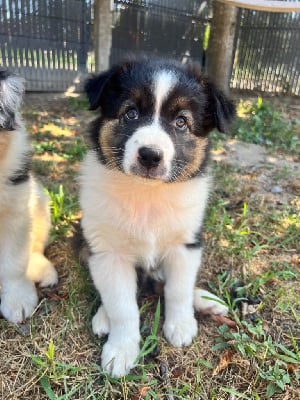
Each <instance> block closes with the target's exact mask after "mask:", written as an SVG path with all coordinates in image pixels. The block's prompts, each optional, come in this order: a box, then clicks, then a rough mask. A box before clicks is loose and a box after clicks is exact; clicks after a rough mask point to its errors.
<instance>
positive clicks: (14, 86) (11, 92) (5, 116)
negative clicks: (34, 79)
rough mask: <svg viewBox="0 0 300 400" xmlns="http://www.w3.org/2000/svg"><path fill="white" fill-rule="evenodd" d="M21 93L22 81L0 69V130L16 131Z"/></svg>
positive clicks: (22, 88)
mask: <svg viewBox="0 0 300 400" xmlns="http://www.w3.org/2000/svg"><path fill="white" fill-rule="evenodd" d="M23 92H24V81H23V79H22V78H21V77H19V76H16V75H13V74H11V73H9V72H8V71H7V70H5V69H0V130H5V131H12V130H14V129H16V127H17V125H18V112H19V109H20V105H21V102H22V97H23Z"/></svg>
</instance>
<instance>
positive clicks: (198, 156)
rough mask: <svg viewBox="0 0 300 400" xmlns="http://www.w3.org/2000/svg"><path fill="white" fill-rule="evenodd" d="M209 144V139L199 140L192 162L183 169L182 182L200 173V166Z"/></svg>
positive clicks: (197, 140)
mask: <svg viewBox="0 0 300 400" xmlns="http://www.w3.org/2000/svg"><path fill="white" fill-rule="evenodd" d="M207 144H208V139H207V138H201V137H199V138H197V139H196V143H195V147H194V149H193V155H192V159H191V161H190V162H189V163H188V164H187V165H186V166H185V167H184V168H183V170H182V172H181V174H180V178H181V179H182V180H186V179H188V178H189V177H190V176H192V175H193V174H194V173H195V172H197V171H198V169H199V166H200V165H201V163H202V162H203V160H204V158H205V148H206V146H207Z"/></svg>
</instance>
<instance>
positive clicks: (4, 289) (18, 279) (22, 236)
mask: <svg viewBox="0 0 300 400" xmlns="http://www.w3.org/2000/svg"><path fill="white" fill-rule="evenodd" d="M1 222H2V223H3V225H2V226H1V227H0V237H1V242H0V282H1V304H0V311H1V313H2V315H3V316H4V317H5V318H6V319H7V320H9V321H11V322H14V323H18V322H21V321H23V320H24V319H25V318H28V317H30V315H31V314H32V312H33V310H34V308H35V306H36V305H37V302H38V297H37V293H36V289H35V286H34V284H33V283H32V282H31V281H30V280H29V279H28V278H27V277H26V267H27V264H28V254H29V232H30V223H29V221H28V219H25V218H24V217H23V216H22V215H20V216H19V215H18V217H15V218H11V216H10V218H7V221H3V220H2V221H1Z"/></svg>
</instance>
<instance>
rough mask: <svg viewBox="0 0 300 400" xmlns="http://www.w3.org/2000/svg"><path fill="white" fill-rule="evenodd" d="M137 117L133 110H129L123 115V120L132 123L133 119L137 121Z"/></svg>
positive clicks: (137, 114)
mask: <svg viewBox="0 0 300 400" xmlns="http://www.w3.org/2000/svg"><path fill="white" fill-rule="evenodd" d="M138 117H139V113H138V112H137V110H136V109H135V108H130V109H129V110H128V111H127V112H126V114H125V118H126V119H127V120H128V121H132V120H134V119H138Z"/></svg>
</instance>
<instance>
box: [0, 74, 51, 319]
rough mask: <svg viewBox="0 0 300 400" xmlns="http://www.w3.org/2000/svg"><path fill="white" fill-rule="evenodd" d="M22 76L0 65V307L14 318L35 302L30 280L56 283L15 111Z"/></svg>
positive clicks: (44, 211)
mask: <svg viewBox="0 0 300 400" xmlns="http://www.w3.org/2000/svg"><path fill="white" fill-rule="evenodd" d="M23 92H24V84H23V79H22V78H20V77H18V76H15V75H12V74H10V73H8V72H7V71H6V70H3V69H0V192H1V196H0V290H1V292H0V295H1V304H0V312H1V313H2V315H3V316H4V317H5V318H6V319H7V320H9V321H11V322H14V323H18V322H21V321H23V320H24V319H25V318H28V317H30V315H31V314H32V312H33V310H34V308H35V307H36V305H37V302H38V296H37V292H36V288H35V285H34V282H39V283H40V284H41V286H48V285H54V284H55V283H57V272H56V270H55V269H54V267H53V265H52V264H51V262H50V261H49V260H48V259H47V258H46V257H45V256H44V248H45V245H46V243H47V239H48V233H49V229H50V212H49V204H48V198H47V197H46V195H45V194H44V192H43V190H42V188H41V187H40V186H39V184H38V183H37V182H36V180H35V178H34V177H33V176H32V174H31V173H30V146H29V141H28V136H27V133H26V130H25V127H24V125H23V123H22V121H21V118H20V115H19V109H20V105H21V102H22V96H23Z"/></svg>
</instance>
